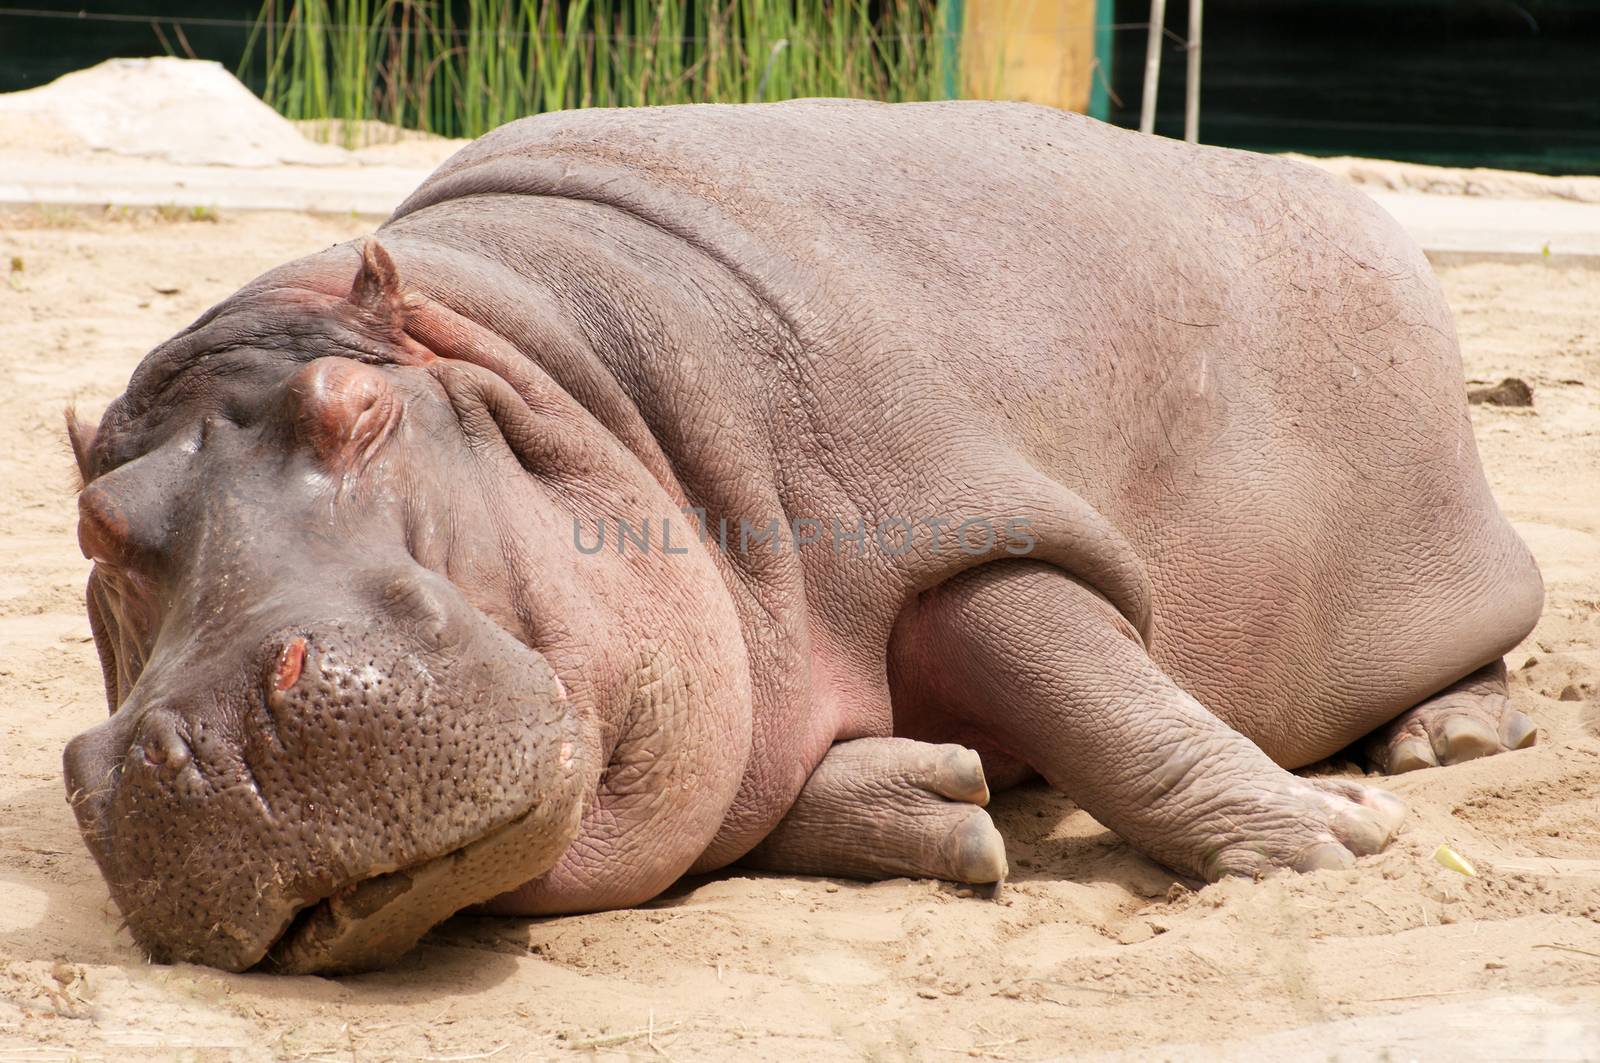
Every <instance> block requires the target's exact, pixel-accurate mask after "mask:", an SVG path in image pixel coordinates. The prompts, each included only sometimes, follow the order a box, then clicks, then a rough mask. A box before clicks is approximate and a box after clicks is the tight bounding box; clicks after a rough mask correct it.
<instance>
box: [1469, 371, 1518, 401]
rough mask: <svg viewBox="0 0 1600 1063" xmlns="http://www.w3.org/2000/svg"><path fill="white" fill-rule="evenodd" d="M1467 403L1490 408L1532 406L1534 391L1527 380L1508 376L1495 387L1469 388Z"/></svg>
mask: <svg viewBox="0 0 1600 1063" xmlns="http://www.w3.org/2000/svg"><path fill="white" fill-rule="evenodd" d="M1467 401H1468V402H1471V403H1487V404H1489V405H1490V406H1532V405H1533V389H1532V388H1531V387H1529V386H1528V382H1527V381H1526V380H1523V379H1521V378H1520V377H1514V376H1508V377H1506V378H1505V379H1504V380H1502V381H1500V383H1498V384H1496V385H1494V386H1493V387H1481V388H1468V389H1467Z"/></svg>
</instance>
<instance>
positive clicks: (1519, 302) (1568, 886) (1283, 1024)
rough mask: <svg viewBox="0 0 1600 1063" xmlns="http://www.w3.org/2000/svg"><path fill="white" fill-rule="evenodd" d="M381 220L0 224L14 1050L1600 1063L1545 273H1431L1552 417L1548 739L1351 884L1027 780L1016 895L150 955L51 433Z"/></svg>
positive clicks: (1, 665) (1563, 295)
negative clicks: (278, 959) (93, 831)
mask: <svg viewBox="0 0 1600 1063" xmlns="http://www.w3.org/2000/svg"><path fill="white" fill-rule="evenodd" d="M169 214H170V212H169ZM360 231H363V223H361V222H358V221H355V220H350V219H341V220H330V219H325V218H324V219H319V218H313V217H309V216H300V215H264V214H256V215H240V216H237V217H234V216H228V215H224V216H223V217H222V218H221V219H220V220H216V221H212V222H205V221H193V220H170V219H168V218H163V217H162V216H161V215H159V214H156V213H139V212H128V211H122V212H118V213H117V214H116V215H115V216H112V217H107V216H104V215H101V214H98V213H96V214H76V213H72V212H69V211H65V210H63V209H61V208H47V209H46V208H41V209H36V210H32V211H22V212H13V213H8V214H0V277H3V278H4V283H0V506H3V514H4V517H3V520H0V1060H10V1059H19V1060H20V1059H27V1060H36V1059H49V1058H66V1057H69V1056H74V1055H75V1056H77V1057H80V1058H86V1059H87V1058H106V1057H115V1058H137V1057H141V1056H152V1057H162V1058H165V1057H166V1056H168V1055H169V1054H171V1053H172V1052H173V1051H174V1050H176V1049H179V1048H188V1049H190V1051H189V1053H188V1054H189V1055H190V1056H191V1057H193V1058H235V1057H237V1058H250V1059H254V1058H269V1057H271V1058H283V1059H293V1060H320V1059H329V1060H333V1059H340V1060H367V1059H384V1058H428V1059H439V1060H445V1059H449V1060H469V1059H480V1058H497V1059H501V1060H509V1059H521V1058H529V1057H534V1058H539V1057H548V1056H557V1057H565V1056H573V1055H583V1056H587V1054H588V1053H590V1052H595V1053H599V1054H601V1055H606V1056H625V1055H626V1056H636V1057H643V1058H650V1057H653V1056H655V1055H658V1054H660V1055H669V1056H671V1057H673V1058H677V1059H697V1058H727V1059H780V1058H784V1059H792V1058H807V1059H810V1058H822V1059H829V1058H876V1059H898V1058H919V1059H939V1058H953V1057H959V1056H976V1057H982V1058H997V1059H1019V1060H1023V1059H1039V1058H1045V1057H1050V1056H1055V1055H1060V1054H1073V1055H1099V1054H1123V1055H1125V1056H1126V1057H1127V1058H1139V1059H1148V1058H1159V1057H1183V1058H1215V1057H1218V1056H1232V1057H1237V1058H1257V1057H1259V1056H1261V1055H1266V1056H1281V1055H1287V1054H1292V1055H1307V1054H1312V1055H1315V1056H1317V1057H1318V1058H1326V1057H1332V1056H1336V1055H1342V1056H1344V1057H1345V1058H1356V1057H1369V1056H1374V1055H1377V1054H1379V1053H1381V1052H1385V1051H1389V1052H1394V1053H1395V1058H1423V1059H1429V1058H1473V1057H1496V1058H1504V1057H1508V1056H1516V1057H1518V1058H1584V1057H1588V1058H1594V1057H1596V1056H1597V1055H1600V1018H1597V1016H1600V802H1597V801H1596V797H1597V795H1600V690H1597V686H1600V650H1597V647H1600V320H1597V317H1596V312H1595V310H1596V307H1600V269H1596V268H1585V267H1583V266H1581V265H1567V266H1561V265H1557V264H1552V263H1549V262H1540V261H1538V260H1530V261H1527V262H1526V263H1525V264H1505V263H1494V262H1479V263H1466V264H1455V265H1451V266H1448V267H1445V268H1443V269H1442V270H1441V273H1442V277H1443V281H1444V285H1445V289H1446V291H1447V292H1448V294H1449V297H1450V299H1451V302H1452V304H1453V305H1454V306H1455V307H1456V309H1457V313H1458V317H1459V321H1460V330H1461V335H1462V342H1463V346H1464V349H1465V356H1466V364H1467V370H1468V373H1469V374H1470V375H1471V376H1472V377H1473V378H1476V379H1480V380H1485V381H1491V380H1498V379H1499V378H1500V377H1501V376H1503V375H1517V376H1520V377H1522V378H1524V379H1526V380H1527V381H1528V382H1529V383H1531V384H1532V385H1533V388H1534V391H1535V406H1534V407H1533V409H1532V410H1507V409H1496V408H1488V407H1476V408H1475V409H1474V414H1473V416H1474V418H1475V422H1476V424H1477V428H1478V436H1479V440H1480V446H1481V447H1482V450H1483V453H1484V459H1485V462H1486V464H1487V466H1488V469H1489V475H1490V478H1491V480H1492V481H1493V483H1494V486H1495V488H1496V490H1497V491H1498V492H1499V496H1500V498H1501V499H1502V501H1503V504H1504V506H1505V507H1506V509H1507V511H1508V512H1509V514H1510V515H1511V517H1512V518H1513V519H1514V520H1515V521H1516V522H1517V524H1518V526H1519V527H1520V528H1521V530H1522V531H1523V533H1524V535H1525V536H1526V537H1527V539H1528V541H1529V543H1530V544H1531V545H1532V547H1533V549H1534V552H1535V553H1536V554H1537V555H1538V557H1539V560H1540V562H1541V564H1542V565H1543V568H1544V572H1545V575H1546V579H1547V581H1548V583H1549V588H1550V590H1549V607H1548V609H1547V611H1546V614H1545V617H1544V620H1543V621H1542V622H1541V623H1540V625H1539V628H1538V630H1537V631H1536V632H1535V634H1534V636H1533V638H1531V639H1529V640H1528V642H1527V643H1526V644H1525V645H1523V646H1522V647H1520V648H1519V649H1518V650H1517V651H1516V652H1515V653H1513V654H1512V655H1511V658H1510V662H1511V666H1512V669H1513V690H1514V693H1515V699H1516V702H1517V704H1518V705H1519V706H1520V707H1521V708H1523V709H1524V710H1526V711H1527V712H1529V713H1530V714H1532V716H1533V717H1534V719H1535V720H1536V721H1537V722H1538V724H1539V727H1540V736H1539V745H1538V746H1537V747H1536V748H1535V749H1533V750H1530V751H1526V752H1521V753H1515V754H1510V755H1506V756H1502V757H1497V758H1491V759H1488V760H1483V761H1478V762H1474V763H1471V764H1467V765H1463V766H1458V767H1453V768H1445V769H1436V770H1431V771H1426V772H1419V773H1416V774H1414V775H1408V776H1405V777H1403V778H1399V779H1396V780H1394V781H1393V782H1392V784H1391V785H1392V787H1393V789H1395V790H1396V791H1397V792H1399V793H1401V794H1402V795H1404V796H1405V797H1406V798H1407V799H1408V801H1409V802H1410V804H1411V808H1412V810H1413V811H1412V815H1411V817H1410V818H1409V820H1408V821H1407V824H1406V826H1405V828H1404V831H1403V833H1402V834H1401V836H1400V837H1399V839H1398V841H1397V842H1396V843H1395V844H1394V845H1393V846H1392V847H1391V848H1390V850H1389V851H1387V852H1386V853H1384V854H1382V855H1380V856H1377V857H1374V858H1370V859H1366V860H1363V861H1362V862H1361V863H1360V865H1359V866H1358V867H1357V868H1356V869H1354V870H1352V871H1348V872H1324V873H1319V874H1315V875H1307V876H1301V877H1282V878H1274V879H1270V880H1268V881H1265V882H1261V883H1247V882H1239V881H1234V882H1227V883H1224V884H1221V885H1217V886H1211V887H1208V888H1205V889H1201V890H1199V891H1198V892H1193V891H1191V890H1190V889H1188V888H1186V887H1185V886H1184V885H1182V884H1180V883H1178V882H1177V881H1176V880H1175V879H1174V877H1173V876H1172V875H1171V874H1170V873H1168V872H1167V871H1165V870H1163V869H1162V868H1160V867H1158V866H1156V865H1154V864H1152V863H1150V862H1149V861H1148V860H1145V859H1144V858H1142V857H1140V856H1138V855H1137V854H1135V853H1133V852H1132V851H1131V850H1129V849H1128V847H1127V846H1125V845H1123V844H1122V843H1121V842H1120V841H1118V840H1117V839H1116V838H1115V837H1114V836H1112V835H1111V834H1109V833H1107V832H1106V831H1105V830H1103V829H1102V828H1101V827H1100V826H1099V825H1097V824H1096V823H1095V822H1093V821H1092V820H1091V819H1090V818H1089V817H1088V816H1086V815H1085V814H1084V813H1082V812H1080V811H1078V810H1076V809H1075V808H1074V807H1073V806H1072V805H1071V804H1070V803H1069V802H1067V801H1065V800H1064V799H1062V798H1060V797H1059V796H1056V795H1054V794H1052V793H1050V792H1049V791H1047V790H1044V789H1029V790H1025V791H1021V792H1017V793H1012V794H1007V795H1004V796H1003V797H1002V798H1001V799H999V800H998V801H997V808H996V819H997V821H998V823H999V825H1000V827H1001V829H1002V830H1003V831H1004V833H1005V834H1006V836H1007V837H1008V839H1009V843H1010V846H1011V857H1012V866H1013V869H1014V871H1015V878H1014V879H1013V880H1012V881H1011V882H1010V883H1009V884H1008V885H1007V886H1006V887H1005V888H1004V889H1003V890H1002V891H1001V893H1000V895H999V898H998V900H991V899H987V898H985V897H973V896H971V895H970V891H963V890H958V889H956V888H955V887H952V886H948V885H943V884H936V883H930V882H912V881H905V880H899V881H893V882H887V883H880V884H875V885H861V884H856V883H849V882H835V881H825V880H808V879H790V878H781V877H770V876H746V875H738V874H735V875H728V876H721V877H716V878H713V879H710V880H704V881H700V882H697V883H692V884H688V885H686V886H684V887H681V888H680V889H679V890H677V891H676V892H675V893H673V894H672V895H671V896H669V897H667V898H665V899H663V900H662V901H660V902H658V903H656V904H654V905H652V906H650V907H649V908H647V909H643V910H637V911H628V912H618V913H609V914H602V915H593V916H584V917H573V918H564V919H556V920H547V921H532V922H530V921H520V920H482V919H466V918H462V919H456V920H453V921H452V922H450V923H448V924H446V925H445V926H444V927H442V928H440V929H439V930H437V931H435V932H434V933H433V934H432V935H430V936H429V938H428V939H427V940H426V942H425V943H424V945H423V946H422V947H421V948H419V949H418V950H416V952H414V953H413V954H412V955H411V956H410V957H409V958H408V959H407V960H406V961H405V962H403V963H402V964H401V965H400V966H399V967H397V968H395V969H393V970H390V971H386V972H383V973H379V974H372V975H365V976H361V977H355V978H347V979H342V980H337V981H333V980H324V979H320V978H279V977H272V976H264V975H228V974H220V973H217V972H214V971H210V970H206V969H201V968H194V967H152V966H149V965H147V964H146V963H145V962H144V961H143V959H142V958H141V957H140V955H139V954H138V953H137V951H136V950H135V949H134V948H133V946H132V944H131V942H130V940H129V938H128V936H127V935H126V933H125V932H122V931H120V930H119V928H118V918H117V914H116V912H115V910H114V909H113V908H112V906H111V904H110V902H109V901H108V899H107V895H106V892H105V889H104V887H103V886H102V884H101V881H100V878H99V876H98V873H97V872H96V870H95V868H94V865H93V863H92V862H91V861H90V859H89V857H88V855H87V853H86V852H85V850H84V849H83V848H82V846H81V845H80V843H79V841H78V838H77V835H76V832H75V829H74V826H73V822H72V817H71V814H70V813H69V811H68V809H67V806H66V803H65V801H64V800H63V792H62V784H61V777H60V753H61V748H62V745H63V743H65V741H66V740H67V739H68V738H69V737H71V736H72V735H73V734H75V733H76V732H77V731H79V730H80V729H82V728H84V727H86V726H88V725H90V724H92V723H94V722H95V721H97V720H98V719H100V718H101V715H102V714H103V713H104V712H105V704H104V699H103V695H102V693H101V687H100V678H99V667H98V665H97V663H96V659H95V652H94V647H93V645H92V642H91V640H90V636H89V630H88V625H87V623H86V621H85V618H84V613H83V609H82V605H81V589H82V586H83V581H84V578H85V575H86V573H87V563H86V562H85V561H83V560H82V558H81V557H80V556H79V554H78V550H77V547H76V544H75V538H74V533H73V526H74V504H73V473H72V471H71V462H70V459H69V456H68V452H67V448H66V446H65V444H64V442H63V434H62V430H61V410H62V408H63V407H64V406H65V405H66V404H68V403H69V402H75V403H78V404H80V405H81V406H82V407H84V408H85V410H86V411H88V412H90V413H98V411H99V409H100V408H102V407H103V406H104V404H105V403H106V402H107V401H109V400H110V399H111V398H112V397H113V396H114V395H115V394H116V392H117V391H118V390H120V388H121V385H122V384H123V383H124V382H125V381H126V379H127V376H128V373H129V371H130V370H131V369H132V368H133V366H134V364H135V363H136V362H137V361H138V359H139V358H140V356H141V355H142V354H143V352H144V351H145V350H146V349H148V348H149V347H150V346H151V345H153V344H154V343H156V342H157V341H159V340H161V339H163V338H164V337H166V336H167V335H169V334H170V333H171V332H173V331H174V330H176V329H177V328H179V327H181V326H182V325H183V324H185V323H186V322H188V321H189V320H190V319H192V318H193V317H194V316H195V315H196V314H198V313H199V312H200V311H201V310H202V309H204V308H205V307H206V306H207V305H208V304H210V303H211V302H213V301H214V300H216V299H218V298H220V297H222V296H224V295H226V294H227V293H228V292H229V291H231V290H232V289H233V288H234V287H236V286H237V285H238V284H239V283H241V282H242V281H244V280H246V279H248V278H249V277H251V276H252V275H254V274H255V273H256V272H258V271H259V270H261V269H264V268H266V267H268V266H271V265H274V264H276V263H278V262H281V261H283V260H286V259H288V258H290V257H292V256H295V255H297V254H301V253H305V252H309V251H311V250H314V249H317V248H320V247H322V246H324V245H326V244H329V243H332V242H335V241H338V240H342V239H345V238H347V237H350V236H353V235H356V234H357V233H358V232H360ZM8 270H9V272H7V271H8ZM1342 770H1353V769H1351V768H1349V766H1345V767H1344V768H1343V769H1342ZM1441 842H1448V843H1449V844H1451V845H1453V846H1454V847H1455V848H1456V849H1458V850H1459V851H1460V852H1462V853H1463V854H1465V855H1466V856H1467V857H1468V858H1469V859H1471V860H1472V861H1474V862H1475V863H1476V865H1477V867H1478V871H1479V874H1478V876H1477V877H1474V878H1466V877H1463V876H1461V875H1459V874H1456V873H1454V872H1452V871H1448V870H1446V869H1444V868H1443V867H1441V866H1439V865H1438V864H1436V863H1434V862H1433V861H1432V859H1431V854H1432V853H1433V852H1434V850H1435V848H1436V847H1437V846H1438V845H1439V844H1440V843H1441ZM651 1031H653V1032H651ZM1158 1046H1160V1047H1158Z"/></svg>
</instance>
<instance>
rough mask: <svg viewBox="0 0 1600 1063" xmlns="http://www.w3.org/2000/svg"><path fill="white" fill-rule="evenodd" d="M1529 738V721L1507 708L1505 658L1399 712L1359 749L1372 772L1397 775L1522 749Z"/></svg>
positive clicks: (1533, 732)
mask: <svg viewBox="0 0 1600 1063" xmlns="http://www.w3.org/2000/svg"><path fill="white" fill-rule="evenodd" d="M1535 737H1536V730H1535V728H1534V723H1533V720H1532V719H1530V718H1529V717H1528V715H1527V713H1524V712H1521V711H1519V710H1517V709H1514V708H1512V707H1511V696H1510V692H1509V691H1508V690H1507V689H1506V666H1505V662H1504V661H1495V662H1494V663H1493V664H1491V665H1487V666H1486V667H1483V668H1480V669H1478V670H1477V671H1476V672H1473V673H1472V674H1471V675H1469V676H1467V677H1466V678H1465V679H1463V680H1461V681H1460V682H1458V683H1455V684H1453V685H1452V686H1449V687H1446V688H1445V689H1444V690H1443V691H1441V692H1440V693H1438V694H1435V695H1434V696H1433V697H1431V698H1429V699H1428V700H1427V701H1424V702H1423V703H1422V704H1420V705H1417V706H1415V707H1414V708H1411V709H1408V710H1407V711H1405V712H1403V713H1401V714H1400V715H1399V716H1398V717H1396V718H1395V719H1394V720H1393V721H1391V722H1390V723H1389V724H1387V725H1386V726H1384V727H1382V728H1380V729H1379V730H1377V731H1376V732H1374V733H1373V734H1372V736H1371V737H1369V738H1368V739H1367V741H1366V743H1365V751H1366V755H1367V759H1368V760H1369V761H1370V762H1371V764H1372V766H1373V767H1374V768H1375V769H1376V770H1378V771H1381V772H1384V773H1386V774H1389V775H1399V774H1400V773H1402V772H1407V771H1415V770H1417V769H1418V768H1435V767H1438V766H1439V765H1441V764H1459V763H1461V762H1462V761H1464V760H1476V759H1477V758H1478V757H1487V756H1490V755H1492V754H1495V753H1505V752H1507V751H1509V750H1513V749H1524V748H1526V747H1528V746H1531V745H1533V743H1534V740H1535Z"/></svg>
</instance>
